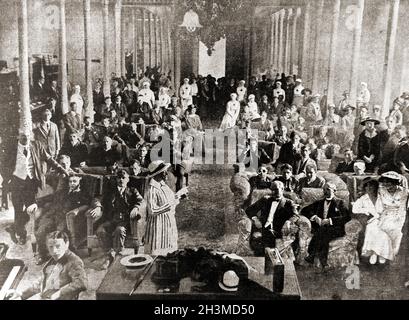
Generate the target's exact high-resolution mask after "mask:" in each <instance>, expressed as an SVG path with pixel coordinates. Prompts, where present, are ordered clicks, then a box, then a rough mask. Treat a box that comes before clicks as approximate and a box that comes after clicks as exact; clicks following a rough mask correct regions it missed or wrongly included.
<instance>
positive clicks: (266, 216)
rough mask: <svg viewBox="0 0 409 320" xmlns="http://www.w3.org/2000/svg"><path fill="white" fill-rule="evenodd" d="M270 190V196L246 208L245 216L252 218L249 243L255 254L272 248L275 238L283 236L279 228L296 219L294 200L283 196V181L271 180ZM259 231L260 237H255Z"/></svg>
mask: <svg viewBox="0 0 409 320" xmlns="http://www.w3.org/2000/svg"><path fill="white" fill-rule="evenodd" d="M271 192H272V195H271V196H265V197H263V198H261V199H260V200H258V201H256V202H255V203H253V204H252V205H250V206H249V207H248V208H247V209H246V214H247V216H248V217H249V218H250V219H252V220H253V226H252V232H251V233H252V235H253V236H252V239H251V240H250V245H251V247H252V248H253V250H254V252H255V254H256V255H264V249H265V248H274V247H275V243H276V239H279V238H282V236H283V235H282V232H281V230H282V229H283V227H284V224H286V223H290V222H291V221H292V220H294V219H298V214H297V208H296V206H295V204H294V202H293V201H291V200H288V199H286V198H284V196H283V193H284V185H283V183H282V182H280V181H274V182H272V183H271ZM259 212H260V215H259V216H258V213H259ZM287 221H289V222H287ZM260 232H261V239H260V238H259V239H257V237H255V235H256V234H257V233H260Z"/></svg>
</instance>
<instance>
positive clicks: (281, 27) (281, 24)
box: [277, 10, 285, 73]
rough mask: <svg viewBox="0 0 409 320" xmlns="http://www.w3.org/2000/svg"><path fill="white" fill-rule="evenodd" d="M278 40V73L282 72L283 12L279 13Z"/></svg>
mask: <svg viewBox="0 0 409 320" xmlns="http://www.w3.org/2000/svg"><path fill="white" fill-rule="evenodd" d="M279 14H280V30H279V34H280V38H279V44H278V68H277V71H278V72H279V73H282V72H284V65H283V63H284V16H285V10H281V11H280V13H279Z"/></svg>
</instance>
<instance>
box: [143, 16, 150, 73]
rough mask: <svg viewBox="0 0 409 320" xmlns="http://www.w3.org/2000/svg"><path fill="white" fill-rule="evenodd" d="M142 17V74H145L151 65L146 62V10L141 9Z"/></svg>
mask: <svg viewBox="0 0 409 320" xmlns="http://www.w3.org/2000/svg"><path fill="white" fill-rule="evenodd" d="M141 17H142V32H141V40H142V43H141V47H142V73H144V72H145V69H146V65H147V64H149V62H148V63H147V61H146V50H145V43H146V41H145V39H146V21H145V19H146V15H145V10H143V9H141Z"/></svg>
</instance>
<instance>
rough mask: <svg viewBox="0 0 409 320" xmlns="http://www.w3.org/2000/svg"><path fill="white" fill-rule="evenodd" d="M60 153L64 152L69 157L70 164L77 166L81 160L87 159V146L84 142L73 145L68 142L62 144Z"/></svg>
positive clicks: (85, 160)
mask: <svg viewBox="0 0 409 320" xmlns="http://www.w3.org/2000/svg"><path fill="white" fill-rule="evenodd" d="M60 154H61V155H62V154H65V155H67V156H69V157H70V158H71V166H72V167H73V168H76V167H79V166H80V163H81V162H87V161H88V147H87V145H86V144H85V143H83V142H79V143H78V144H77V145H75V146H73V145H72V144H71V143H70V142H67V143H65V144H63V146H62V148H61V150H60Z"/></svg>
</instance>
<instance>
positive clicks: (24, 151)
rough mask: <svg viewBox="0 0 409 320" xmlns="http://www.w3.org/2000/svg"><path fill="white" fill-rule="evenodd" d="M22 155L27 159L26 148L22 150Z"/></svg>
mask: <svg viewBox="0 0 409 320" xmlns="http://www.w3.org/2000/svg"><path fill="white" fill-rule="evenodd" d="M23 154H24V156H25V157H26V158H27V156H28V151H27V148H24V150H23Z"/></svg>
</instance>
